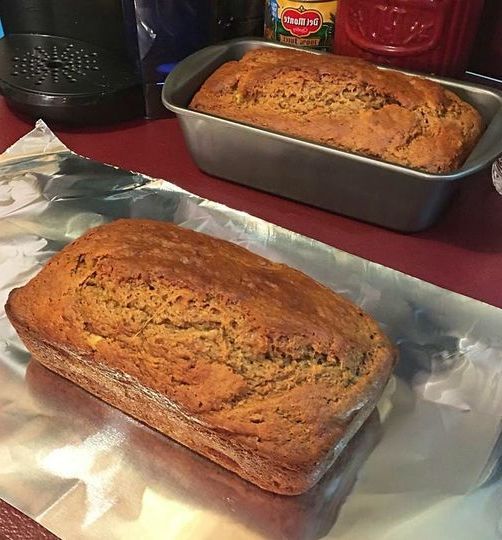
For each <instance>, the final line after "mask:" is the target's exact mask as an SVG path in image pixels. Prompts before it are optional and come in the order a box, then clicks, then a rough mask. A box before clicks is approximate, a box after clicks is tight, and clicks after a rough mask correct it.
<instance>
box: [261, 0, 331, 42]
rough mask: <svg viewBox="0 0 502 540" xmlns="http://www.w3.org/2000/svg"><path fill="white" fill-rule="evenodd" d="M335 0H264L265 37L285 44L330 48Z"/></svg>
mask: <svg viewBox="0 0 502 540" xmlns="http://www.w3.org/2000/svg"><path fill="white" fill-rule="evenodd" d="M336 7H337V2H336V1H331V0H324V1H319V0H317V1H312V0H305V1H303V2H300V1H297V0H267V8H266V12H265V37H266V38H268V39H271V40H275V41H279V42H280V43H284V44H285V45H295V46H297V47H310V48H313V49H318V50H321V51H330V50H331V49H332V44H333V36H334V31H335V14H336Z"/></svg>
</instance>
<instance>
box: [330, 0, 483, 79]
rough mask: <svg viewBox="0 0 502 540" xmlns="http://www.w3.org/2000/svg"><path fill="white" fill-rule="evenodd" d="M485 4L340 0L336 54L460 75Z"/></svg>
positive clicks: (470, 1) (454, 0)
mask: <svg viewBox="0 0 502 540" xmlns="http://www.w3.org/2000/svg"><path fill="white" fill-rule="evenodd" d="M483 4H484V0H340V1H339V4H338V13H337V20H336V31H335V50H334V52H336V54H343V55H348V56H359V57H363V58H366V59H367V60H371V61H373V62H376V63H379V64H389V65H393V66H397V67H401V68H406V69H411V70H416V71H423V72H432V73H438V74H441V75H451V76H460V75H462V74H463V73H464V71H465V68H466V66H467V62H468V59H469V55H470V52H471V48H472V44H473V42H474V38H475V36H476V30H477V28H478V24H479V18H480V15H481V11H482V9H483Z"/></svg>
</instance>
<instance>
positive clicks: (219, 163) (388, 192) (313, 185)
mask: <svg viewBox="0 0 502 540" xmlns="http://www.w3.org/2000/svg"><path fill="white" fill-rule="evenodd" d="M259 47H284V45H280V44H278V43H271V42H267V41H264V40H261V39H238V40H232V41H228V42H226V43H223V44H220V45H215V46H211V47H207V48H205V49H202V50H200V51H198V52H196V53H195V54H193V55H191V56H189V57H188V58H186V59H185V60H183V61H182V62H181V63H180V64H179V65H178V66H177V67H176V68H175V69H174V70H173V71H172V73H171V74H170V75H169V77H168V78H167V79H166V82H165V83H164V88H163V92H162V101H163V103H164V105H165V106H166V107H167V108H168V109H170V110H171V111H174V112H175V113H176V115H177V116H178V118H179V120H180V122H181V126H182V129H183V132H184V135H185V138H186V141H187V144H188V146H189V148H190V151H191V154H192V156H193V158H194V160H195V162H196V163H197V165H198V166H199V168H200V169H202V170H203V171H205V172H207V173H209V174H211V175H214V176H219V177H222V178H225V179H227V180H233V181H234V182H238V183H240V184H244V185H246V186H251V187H253V188H257V189H260V190H263V191H267V192H270V193H274V194H276V195H281V196H283V197H287V198H289V199H294V200H296V201H301V202H303V203H307V204H311V205H313V206H317V207H319V208H323V209H325V210H329V211H331V212H337V213H340V214H344V215H347V216H351V217H354V218H357V219H361V220H364V221H368V222H371V223H375V224H378V225H382V226H384V227H388V228H391V229H396V230H399V231H405V232H413V231H419V230H422V229H425V228H426V227H428V226H430V225H432V223H433V222H434V221H435V220H436V219H437V218H438V217H439V215H440V213H441V212H442V211H443V209H444V208H445V206H446V205H447V203H448V202H449V200H450V199H451V197H452V195H453V193H454V192H455V190H456V189H457V187H458V185H459V183H460V181H461V180H462V179H463V178H465V177H467V176H470V175H472V174H473V173H475V172H476V171H479V170H480V169H482V168H483V167H485V166H487V165H488V164H489V163H491V162H492V161H493V160H494V159H495V158H496V157H497V156H498V155H499V154H500V153H502V94H501V93H499V92H497V91H495V90H492V89H489V88H485V87H483V86H479V85H476V84H470V83H466V82H460V81H453V80H450V79H444V78H440V77H427V78H428V79H430V80H433V81H436V82H438V83H440V84H442V85H443V86H445V87H446V88H448V89H450V90H451V91H453V92H455V93H456V94H458V95H459V96H460V97H461V98H462V99H464V100H465V101H467V102H468V103H470V104H472V105H473V106H474V107H476V109H478V111H479V112H480V113H481V115H482V116H483V117H484V120H485V122H486V125H487V129H486V131H485V133H484V135H483V137H482V138H481V140H480V141H479V143H478V145H477V146H476V148H475V149H474V151H473V152H472V154H471V155H470V156H469V158H468V159H467V161H466V162H465V163H464V165H463V166H462V167H461V168H460V169H458V170H456V171H454V172H453V173H449V174H440V175H438V174H429V173H426V172H422V171H418V170H414V169H409V168H407V167H402V166H399V165H394V164H391V163H386V162H383V161H380V160H377V159H372V158H368V157H364V156H360V155H357V154H353V153H350V152H345V151H342V150H336V149H334V148H329V147H326V146H323V145H320V144H315V143H311V142H307V141H304V140H300V139H297V138H294V137H291V136H287V135H281V134H278V133H273V132H270V131H268V130H265V129H261V128H256V127H252V126H249V125H246V124H242V123H239V122H235V121H231V120H225V119H223V118H219V117H216V116H212V115H210V114H206V113H200V112H197V111H192V110H190V109H188V105H189V103H190V101H191V99H192V97H193V95H194V94H195V92H197V90H198V89H199V88H200V86H201V85H202V83H203V82H204V81H205V80H206V79H207V78H208V77H209V75H211V73H213V72H214V71H215V70H216V69H217V68H218V67H219V66H221V65H222V64H224V63H225V62H228V61H230V60H239V59H240V58H242V56H243V55H244V54H245V53H246V52H247V51H249V50H251V49H256V48H259ZM312 54H327V53H319V52H313V51H312ZM381 69H388V68H381ZM422 76H423V75H422Z"/></svg>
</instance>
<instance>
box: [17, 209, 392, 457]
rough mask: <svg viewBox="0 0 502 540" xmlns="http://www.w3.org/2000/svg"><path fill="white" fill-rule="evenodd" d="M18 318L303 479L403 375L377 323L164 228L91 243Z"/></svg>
mask: <svg viewBox="0 0 502 540" xmlns="http://www.w3.org/2000/svg"><path fill="white" fill-rule="evenodd" d="M333 264H336V263H335V262H334V263H333ZM8 311H9V316H10V317H11V319H12V320H13V321H15V323H16V326H21V327H24V328H27V329H29V330H30V332H31V333H36V334H37V335H38V339H39V340H41V341H42V342H48V343H50V344H52V345H53V346H55V347H57V348H60V349H61V350H66V351H68V352H69V357H71V356H72V355H81V356H84V357H86V358H87V360H88V361H90V362H95V363H98V364H100V365H102V366H105V367H106V370H108V371H109V372H110V373H111V374H112V375H113V373H119V374H125V375H126V376H127V377H129V378H130V380H131V382H132V383H134V382H138V383H139V384H141V385H142V386H143V387H144V388H147V389H149V391H152V392H154V393H156V394H160V395H162V396H165V397H167V398H168V400H169V402H170V403H171V404H172V406H173V407H175V408H176V409H177V410H178V411H179V412H180V414H186V415H189V416H190V417H192V418H195V419H196V421H197V422H199V423H201V424H204V425H206V426H209V427H210V428H211V429H214V430H218V431H219V432H220V433H227V434H228V435H229V436H231V437H233V439H234V440H236V441H239V442H241V443H242V444H244V445H246V446H247V447H251V448H252V449H253V451H256V452H258V453H260V454H263V455H265V456H269V457H277V458H278V459H281V460H282V461H285V462H286V463H290V464H291V466H292V467H302V466H308V465H312V464H313V463H316V462H318V461H319V459H320V458H321V457H322V456H323V455H324V454H325V453H326V452H327V451H329V449H330V448H331V447H332V445H333V444H335V443H336V442H337V440H339V439H340V437H341V435H342V434H343V433H344V431H345V428H346V426H347V424H348V423H349V422H350V420H351V418H352V417H353V416H354V414H355V413H356V412H357V411H358V410H359V409H361V408H362V407H364V406H365V405H366V404H367V403H368V402H371V401H372V400H374V399H375V396H376V395H378V394H379V393H380V391H381V389H382V387H383V385H384V384H385V382H386V381H387V379H388V377H389V375H390V372H391V370H392V368H393V365H394V361H395V352H394V349H393V347H392V346H391V345H390V343H389V341H388V339H387V338H386V337H385V335H384V334H383V333H382V332H381V330H380V329H379V327H378V326H377V324H376V323H375V321H373V319H372V318H370V317H369V316H368V315H366V314H365V313H363V312H362V311H361V310H360V309H359V308H358V307H356V306H355V305H354V304H352V303H351V302H349V301H348V300H345V299H344V298H343V297H341V296H339V295H338V294H335V293H334V292H333V291H331V290H330V289H328V288H326V287H324V286H323V285H320V284H318V283H317V282H315V281H314V280H312V279H311V278H309V277H308V276H306V275H305V274H303V273H301V272H299V271H297V270H294V269H292V268H290V267H288V266H285V265H282V264H277V263H274V262H271V261H269V260H267V259H264V258H262V257H260V256H258V255H255V254H253V253H251V252H250V251H248V250H246V249H244V248H241V247H239V246H237V245H235V244H232V243H230V242H226V241H223V240H219V239H216V238H212V237H209V236H207V235H204V234H201V233H197V232H194V231H191V230H187V229H183V228H180V227H177V226H175V225H173V224H170V223H166V222H160V221H150V220H136V219H128V220H118V221H115V222H113V223H110V224H107V225H104V226H101V227H98V228H96V229H93V230H91V231H89V232H88V233H86V234H85V235H84V236H83V237H81V238H79V239H78V240H76V241H75V242H73V243H72V244H70V245H69V246H66V247H65V248H64V249H63V250H62V251H61V252H59V253H58V254H57V255H56V256H55V257H53V258H52V259H51V261H50V262H49V263H48V264H47V265H46V266H45V267H44V268H43V270H42V271H41V272H40V273H39V274H38V275H37V276H36V277H35V278H34V279H33V280H31V281H30V282H29V283H28V284H27V285H25V286H24V287H22V288H20V289H16V290H15V291H14V292H13V293H11V295H10V297H9V302H8ZM112 375H111V376H112Z"/></svg>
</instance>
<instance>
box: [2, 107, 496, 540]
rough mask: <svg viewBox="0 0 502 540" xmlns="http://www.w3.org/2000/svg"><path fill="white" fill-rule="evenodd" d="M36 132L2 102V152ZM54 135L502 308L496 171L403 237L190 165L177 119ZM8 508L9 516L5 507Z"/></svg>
mask: <svg viewBox="0 0 502 540" xmlns="http://www.w3.org/2000/svg"><path fill="white" fill-rule="evenodd" d="M32 127H33V122H32V121H27V120H25V119H21V118H19V117H17V116H16V115H14V114H13V113H12V112H11V111H10V110H9V109H8V108H7V106H6V105H5V102H4V101H3V99H2V98H0V152H1V151H3V150H5V148H7V147H8V146H10V145H11V144H12V143H14V142H15V141H16V140H17V139H19V138H20V137H21V136H23V135H24V134H25V133H26V132H28V131H29V130H31V129H32ZM54 131H55V132H56V133H57V135H58V136H59V138H60V139H61V140H62V141H63V142H64V143H65V144H66V145H67V146H68V147H69V148H71V149H72V150H74V151H75V152H77V153H79V154H81V155H83V156H87V157H90V158H93V159H96V160H99V161H102V162H105V163H110V164H113V165H117V166H119V167H122V168H124V169H130V170H134V171H139V172H143V173H146V174H148V175H151V176H154V177H157V178H165V179H168V180H170V181H172V182H174V183H176V184H178V185H179V186H181V187H183V188H184V189H186V190H188V191H191V192H193V193H196V194H198V195H201V196H202V197H205V198H208V199H212V200H215V201H218V202H220V203H223V204H226V205H228V206H231V207H234V208H238V209H239V210H244V211H246V212H249V213H251V214H253V215H255V216H259V217H261V218H263V219H265V220H267V221H270V222H273V223H276V224H278V225H281V226H282V227H286V228H288V229H291V230H294V231H296V232H299V233H301V234H304V235H306V236H310V237H312V238H315V239H317V240H320V241H322V242H325V243H327V244H330V245H332V246H335V247H337V248H339V249H342V250H345V251H348V252H350V253H353V254H355V255H359V256H361V257H364V258H365V259H369V260H371V261H375V262H378V263H380V264H383V265H385V266H389V267H391V268H394V269H397V270H400V271H402V272H405V273H407V274H410V275H413V276H416V277H418V278H420V279H423V280H426V281H429V282H432V283H434V284H436V285H439V286H441V287H444V288H446V289H450V290H452V291H456V292H458V293H461V294H465V295H467V296H470V297H473V298H476V299H479V300H482V301H484V302H487V303H489V304H492V305H494V306H497V307H502V287H501V286H500V284H502V196H500V195H498V194H497V192H496V191H495V189H494V187H493V185H492V183H491V171H490V170H488V169H487V170H485V171H483V172H482V173H480V174H478V175H477V176H476V177H475V178H474V179H473V180H472V181H469V182H467V183H466V184H465V186H464V188H463V189H462V190H461V192H460V193H459V195H458V197H457V198H456V199H455V200H454V202H453V203H452V205H451V207H450V208H449V210H448V211H447V212H446V214H445V215H444V217H443V218H441V219H440V221H439V222H438V223H437V224H436V225H435V226H433V227H432V228H430V229H428V230H427V231H424V232H421V233H416V234H400V233H397V232H393V231H388V230H385V229H382V228H380V227H376V226H373V225H368V224H365V223H361V222H358V221H355V220H352V219H348V218H344V217H342V216H338V215H334V214H330V213H328V212H325V211H322V210H317V209H315V208H312V207H308V206H305V205H302V204H299V203H295V202H292V201H288V200H285V199H281V198H279V197H275V196H272V195H268V194H265V193H261V192H258V191H254V190H252V189H249V188H245V187H242V186H239V185H237V184H232V183H230V182H226V181H223V180H219V179H217V178H213V177H210V176H208V175H206V174H204V173H202V172H201V171H199V170H198V169H197V167H196V166H195V164H194V163H193V161H192V159H191V158H190V155H189V153H188V150H187V147H186V146H185V143H184V141H183V136H182V133H181V130H180V126H179V124H178V122H177V120H176V119H165V120H157V121H151V122H145V121H138V122H128V123H124V124H120V125H116V126H114V127H109V128H86V129H57V128H56V129H54ZM2 508H3V509H7V510H6V511H8V509H9V507H8V506H7V505H5V504H4V503H2V502H1V501H0V509H2ZM0 518H1V515H0ZM1 532H2V519H0V536H1Z"/></svg>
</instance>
